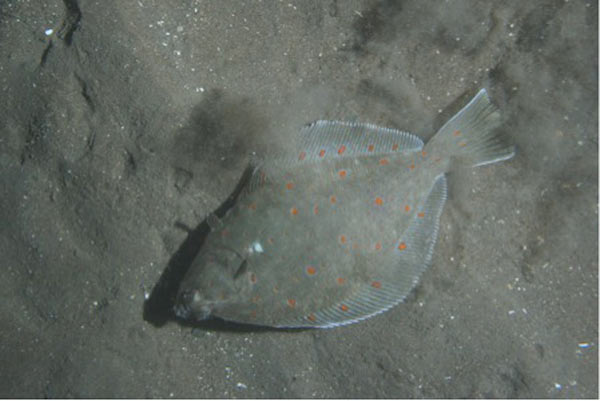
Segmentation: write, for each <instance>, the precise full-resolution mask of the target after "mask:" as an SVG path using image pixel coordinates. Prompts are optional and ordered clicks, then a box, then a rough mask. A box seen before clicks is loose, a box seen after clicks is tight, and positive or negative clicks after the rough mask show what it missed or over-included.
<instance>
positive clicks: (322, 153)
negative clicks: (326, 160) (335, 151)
mask: <svg viewBox="0 0 600 401" xmlns="http://www.w3.org/2000/svg"><path fill="white" fill-rule="evenodd" d="M323 156H325V149H321V151H320V152H319V157H323Z"/></svg>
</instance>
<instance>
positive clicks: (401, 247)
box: [398, 242, 406, 251]
mask: <svg viewBox="0 0 600 401" xmlns="http://www.w3.org/2000/svg"><path fill="white" fill-rule="evenodd" d="M398 249H400V250H401V251H403V250H405V249H406V244H405V243H404V242H401V243H400V245H398Z"/></svg>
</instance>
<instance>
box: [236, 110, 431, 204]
mask: <svg viewBox="0 0 600 401" xmlns="http://www.w3.org/2000/svg"><path fill="white" fill-rule="evenodd" d="M422 148H423V141H422V140H421V139H420V138H419V137H417V136H415V135H412V134H409V133H408V132H403V131H398V130H395V129H391V128H384V127H379V126H377V125H374V124H368V123H353V122H344V121H326V120H319V121H315V122H313V123H312V124H308V125H306V126H304V127H302V129H301V130H300V133H299V134H298V135H296V136H294V138H293V140H292V143H291V144H290V147H289V148H288V149H286V151H285V152H284V153H283V154H282V155H278V156H276V157H272V158H265V159H263V160H261V161H260V162H259V161H255V164H256V168H255V169H254V172H253V173H252V177H251V178H250V182H249V183H248V186H247V191H246V192H247V193H248V192H252V191H254V190H256V189H257V188H260V187H261V186H262V185H264V184H266V183H267V182H268V181H269V179H271V178H274V177H276V176H278V175H279V174H280V173H282V172H284V171H286V170H288V169H289V168H293V167H296V166H299V165H301V164H305V163H316V162H322V161H331V160H335V159H339V158H347V157H359V156H376V155H389V154H394V153H402V152H416V151H419V150H421V149H422Z"/></svg>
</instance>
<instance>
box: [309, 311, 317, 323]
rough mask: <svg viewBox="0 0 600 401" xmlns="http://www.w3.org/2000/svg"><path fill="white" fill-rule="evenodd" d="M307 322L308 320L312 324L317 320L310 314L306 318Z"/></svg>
mask: <svg viewBox="0 0 600 401" xmlns="http://www.w3.org/2000/svg"><path fill="white" fill-rule="evenodd" d="M307 318H308V320H310V321H311V322H314V321H315V320H317V318H316V317H315V315H313V314H312V313H311V314H310V315H308V316H307Z"/></svg>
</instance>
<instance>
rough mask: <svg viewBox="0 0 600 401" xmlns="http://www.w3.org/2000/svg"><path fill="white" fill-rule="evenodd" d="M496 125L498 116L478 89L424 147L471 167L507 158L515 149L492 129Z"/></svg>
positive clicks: (498, 123) (503, 136)
mask: <svg viewBox="0 0 600 401" xmlns="http://www.w3.org/2000/svg"><path fill="white" fill-rule="evenodd" d="M499 125H500V113H499V112H498V109H497V108H496V107H495V106H494V105H492V104H491V103H490V99H489V98H488V95H487V91H486V90H485V89H481V90H480V91H479V93H477V95H476V96H475V97H474V98H473V99H472V100H471V101H470V102H469V103H468V104H467V105H466V106H465V107H463V109H462V110H461V111H459V112H458V113H456V115H455V116H454V117H452V118H451V119H450V120H449V121H448V122H447V123H446V124H444V126H443V127H442V128H440V130H439V131H438V132H437V134H435V136H434V137H433V138H432V139H431V141H429V143H428V144H427V147H428V148H429V151H430V153H434V152H435V153H438V154H446V155H448V154H449V155H450V156H453V157H454V158H455V159H457V161H458V162H459V163H460V164H466V165H471V166H483V165H485V164H490V163H495V162H499V161H502V160H506V159H510V158H511V157H513V156H514V155H515V147H514V145H513V144H511V143H510V141H509V139H508V138H507V137H506V135H503V134H502V132H499V131H497V130H496V128H497V127H498V126H499Z"/></svg>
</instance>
